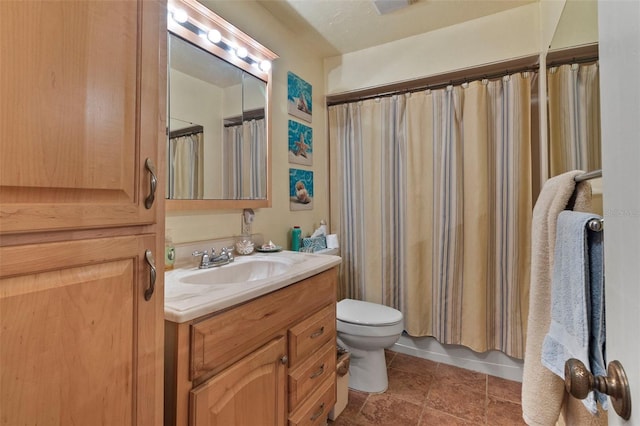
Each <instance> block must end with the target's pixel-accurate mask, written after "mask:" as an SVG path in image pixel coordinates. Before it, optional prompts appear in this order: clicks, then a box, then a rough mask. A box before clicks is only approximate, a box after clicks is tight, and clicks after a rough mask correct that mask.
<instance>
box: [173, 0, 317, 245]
mask: <svg viewBox="0 0 640 426" xmlns="http://www.w3.org/2000/svg"><path fill="white" fill-rule="evenodd" d="M201 1H202V3H203V4H205V5H206V6H207V7H209V8H210V9H211V10H213V11H214V12H216V13H217V14H219V15H220V16H222V17H223V18H224V19H226V20H227V21H229V22H231V23H232V24H234V25H235V26H236V27H238V28H239V29H241V30H242V31H244V32H245V33H247V34H249V35H250V36H252V37H253V38H255V39H256V40H258V41H259V42H260V43H262V44H263V45H265V46H266V47H267V48H269V49H271V50H272V51H274V52H275V53H276V54H278V55H279V56H280V58H279V59H277V60H276V61H275V63H274V65H273V99H272V118H271V124H272V150H271V153H272V157H273V172H272V173H273V175H272V176H273V203H272V205H273V207H272V208H269V209H257V210H255V212H256V218H255V221H254V223H253V232H254V233H262V234H263V235H264V236H265V238H267V239H272V240H273V241H274V242H275V243H276V244H280V245H283V246H288V245H289V235H288V232H289V229H290V228H291V227H292V226H293V225H300V226H301V227H302V230H303V234H308V233H311V232H313V229H314V227H317V226H318V225H319V222H320V220H322V219H326V220H329V201H328V200H329V194H328V187H329V185H328V179H329V178H328V163H327V161H328V159H327V154H328V148H327V141H326V139H327V136H326V127H327V126H326V108H325V106H324V104H325V101H324V93H325V87H324V72H323V62H322V58H320V56H319V55H317V54H315V53H314V51H313V49H310V48H309V46H308V45H303V44H301V43H299V42H298V41H297V37H296V35H295V34H293V33H291V32H290V31H289V30H287V29H286V28H284V27H283V26H282V25H281V24H280V23H279V22H278V21H277V20H275V19H274V18H273V16H271V15H270V14H269V13H268V12H266V10H265V9H263V8H262V7H261V6H259V5H258V4H256V3H255V2H253V1H206V0H201ZM287 71H292V72H294V73H295V74H297V75H298V76H300V77H301V78H303V79H304V80H306V81H307V82H309V83H310V84H311V85H312V86H313V123H312V124H311V127H312V128H313V166H312V167H306V166H299V165H292V167H295V168H302V169H306V170H312V171H313V172H314V206H313V210H309V211H301V212H291V211H289V167H290V165H289V163H288V156H287V146H288V145H287V137H288V120H289V119H294V120H297V119H295V118H293V117H292V116H290V115H288V113H287ZM298 121H300V120H298ZM303 123H304V124H307V125H309V124H308V123H306V122H303ZM241 215H242V212H241V211H240V210H232V211H205V212H195V211H194V212H167V217H166V227H167V229H168V230H169V231H170V234H171V236H172V238H173V241H174V242H175V243H181V242H189V241H200V240H209V239H217V238H224V237H228V236H233V235H236V234H239V233H240V231H241V228H240V226H241Z"/></svg>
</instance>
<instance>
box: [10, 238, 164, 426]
mask: <svg viewBox="0 0 640 426" xmlns="http://www.w3.org/2000/svg"><path fill="white" fill-rule="evenodd" d="M155 244H156V239H155V237H154V236H153V235H146V236H124V237H115V238H100V239H87V240H79V241H65V242H56V243H46V244H30V245H23V246H11V247H0V266H1V267H0V423H1V424H3V425H72V424H74V425H121V426H126V425H149V426H151V425H158V424H160V423H161V422H162V409H161V401H162V392H161V389H162V365H163V364H162V349H161V347H162V333H163V328H162V315H163V298H162V293H163V291H162V283H161V282H157V283H156V287H155V291H154V292H153V294H151V295H150V296H151V297H149V300H146V299H145V291H147V290H148V289H149V285H150V276H151V270H150V266H149V265H148V263H147V261H146V258H145V252H146V250H147V249H150V248H151V249H152V248H153V247H154V246H155ZM159 258H160V259H162V256H159Z"/></svg>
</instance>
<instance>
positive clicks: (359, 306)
mask: <svg viewBox="0 0 640 426" xmlns="http://www.w3.org/2000/svg"><path fill="white" fill-rule="evenodd" d="M336 317H337V318H338V320H340V321H343V322H348V323H351V324H360V325H372V326H376V325H391V324H397V323H399V322H400V321H402V312H400V311H398V310H396V309H393V308H390V307H388V306H384V305H380V304H377V303H370V302H364V301H362V300H353V299H344V300H341V301H340V302H338V306H337V308H336Z"/></svg>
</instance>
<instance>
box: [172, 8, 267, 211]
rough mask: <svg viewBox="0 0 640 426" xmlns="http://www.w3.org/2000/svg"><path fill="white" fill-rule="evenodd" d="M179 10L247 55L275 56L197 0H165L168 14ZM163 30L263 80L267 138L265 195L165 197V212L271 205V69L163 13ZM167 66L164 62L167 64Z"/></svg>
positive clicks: (192, 22) (191, 21)
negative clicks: (243, 56) (253, 63)
mask: <svg viewBox="0 0 640 426" xmlns="http://www.w3.org/2000/svg"><path fill="white" fill-rule="evenodd" d="M177 9H183V10H184V11H185V12H187V14H188V16H189V18H188V19H189V21H188V22H189V23H191V24H194V25H196V26H197V27H200V28H208V29H217V30H218V31H220V33H221V34H222V38H223V39H224V40H227V41H229V42H231V43H236V44H238V45H241V46H245V47H246V48H247V50H248V51H249V54H250V55H251V56H253V57H258V58H261V59H265V60H268V61H271V62H273V61H274V60H275V59H277V58H278V55H276V54H275V53H273V52H272V51H271V50H269V49H267V48H266V47H264V46H263V45H261V44H260V43H258V42H257V41H256V40H254V39H253V38H251V37H250V36H249V35H247V34H245V33H244V32H242V31H240V30H239V29H238V28H236V27H235V26H233V25H232V24H230V23H229V22H227V21H225V20H224V19H223V18H221V17H220V16H218V15H217V14H215V13H214V12H213V11H211V10H210V9H208V8H207V7H206V6H204V5H202V4H200V3H198V2H197V1H196V0H168V2H167V11H168V12H169V13H171V12H172V11H174V10H177ZM167 31H168V32H170V33H173V34H175V35H177V36H178V37H180V38H182V39H184V40H186V41H188V42H189V43H191V44H193V45H195V46H198V47H199V48H201V49H203V50H205V51H207V52H209V53H211V54H212V55H214V56H217V57H218V58H220V59H222V60H224V61H226V62H228V63H230V64H232V65H235V66H236V67H238V68H240V69H242V70H243V71H246V72H247V73H249V74H251V75H253V76H255V77H256V78H258V79H260V80H262V81H264V82H265V83H266V85H267V90H266V94H267V99H266V102H265V123H266V135H267V137H266V139H267V149H266V152H267V158H266V161H267V176H266V181H267V191H266V194H267V195H266V198H263V199H256V200H245V199H242V200H224V199H218V200H172V199H165V210H168V211H188V210H233V209H246V208H261V207H271V194H272V190H271V186H272V178H271V114H270V113H269V112H270V110H271V93H272V90H273V89H272V87H271V69H269V71H267V72H264V71H262V70H261V69H260V68H258V67H254V66H251V65H250V64H249V63H247V62H246V61H245V60H243V59H240V58H238V57H237V56H235V55H234V54H232V53H231V52H229V51H227V50H225V49H223V48H222V47H220V46H218V45H216V44H214V43H211V42H209V41H208V40H206V39H204V38H202V37H199V36H197V35H196V34H194V33H193V32H191V31H189V30H188V29H186V28H185V27H183V26H182V25H180V24H178V23H177V22H175V21H174V20H173V19H171V18H169V15H167ZM167 65H168V64H167Z"/></svg>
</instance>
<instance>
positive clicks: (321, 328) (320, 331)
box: [309, 326, 324, 339]
mask: <svg viewBox="0 0 640 426" xmlns="http://www.w3.org/2000/svg"><path fill="white" fill-rule="evenodd" d="M322 333H324V326H322V327H320V330H318V331H316V332H315V333H313V334H312V335H311V336H309V337H311V338H312V339H315V338H316V337H320V336H322Z"/></svg>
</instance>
